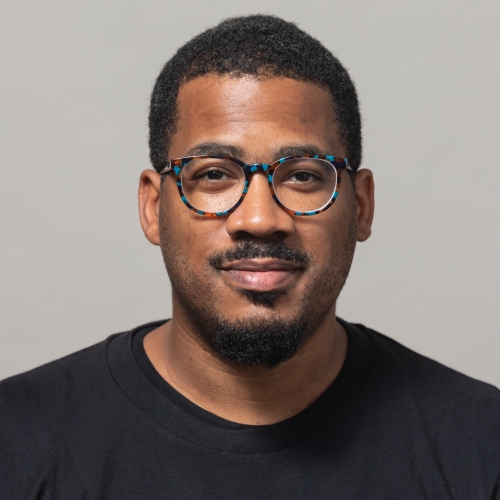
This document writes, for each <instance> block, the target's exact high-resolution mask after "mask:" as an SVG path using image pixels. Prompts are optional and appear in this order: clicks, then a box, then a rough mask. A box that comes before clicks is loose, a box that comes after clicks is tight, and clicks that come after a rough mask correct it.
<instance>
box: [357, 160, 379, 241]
mask: <svg viewBox="0 0 500 500" xmlns="http://www.w3.org/2000/svg"><path fill="white" fill-rule="evenodd" d="M355 179H356V180H355V185H356V186H355V189H356V201H357V203H358V241H365V240H367V239H368V238H369V237H370V235H371V234H372V222H373V213H374V210H375V184H374V182H373V174H372V171H371V170H368V169H367V168H363V169H361V170H358V171H357V172H356V178H355Z"/></svg>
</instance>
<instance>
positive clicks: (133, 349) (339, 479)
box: [0, 16, 500, 499]
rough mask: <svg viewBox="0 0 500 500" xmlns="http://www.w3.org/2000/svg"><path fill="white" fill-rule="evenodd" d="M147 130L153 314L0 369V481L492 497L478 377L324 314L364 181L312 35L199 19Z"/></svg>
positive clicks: (127, 494) (284, 26)
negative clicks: (165, 306)
mask: <svg viewBox="0 0 500 500" xmlns="http://www.w3.org/2000/svg"><path fill="white" fill-rule="evenodd" d="M150 149H151V161H152V163H153V166H154V168H155V170H147V171H145V172H143V173H142V175H141V180H140V189H139V209H140V217H141V224H142V227H143V229H144V233H145V235H146V237H147V238H148V239H149V241H151V242H152V243H153V244H155V245H159V246H160V247H161V251H162V253H163V257H164V260H165V265H166V268H167V271H168V274H169V277H170V280H171V283H172V292H173V315H172V319H171V320H169V321H160V322H156V323H151V324H148V325H144V326H141V327H138V328H136V329H134V330H132V331H130V332H126V333H122V334H119V335H114V336H111V337H110V338H109V339H108V340H106V341H105V342H102V343H101V344H98V345H96V346H92V347H90V348H88V349H86V350H84V351H81V352H79V353H76V354H73V355H71V356H69V357H67V358H64V359H61V360H58V361H55V362H53V363H51V364H49V365H46V366H43V367H41V368H38V369H36V370H33V371H32V372H29V373H26V374H23V375H20V376H17V377H13V378H11V379H8V380H6V381H4V382H3V383H2V384H1V386H0V423H1V425H0V433H1V434H0V436H1V448H0V457H1V462H0V470H1V472H0V492H2V493H1V497H2V498H8V499H21V498H27V499H35V498H36V499H48V498H51V499H66V498H68V499H69V498H71V499H98V498H99V499H100V498H106V499H153V498H158V499H160V498H161V499H164V498H169V499H170V498H172V499H184V498H186V499H187V498H189V499H201V498H213V499H240V498H252V499H253V498H259V499H260V498H286V499H299V498H301V499H302V498H307V499H316V498H318V499H323V498H339V499H360V498H370V499H372V498H373V499H375V498H376V499H388V498H394V499H403V498H404V499H421V498H432V499H452V498H453V499H494V498H497V499H498V498H500V484H499V477H500V476H499V474H500V425H499V424H500V421H499V418H500V393H499V391H498V390H497V389H495V388H493V387H491V386H488V385H486V384H483V383H480V382H477V381H474V380H472V379H469V378H468V377H465V376H463V375H460V374H458V373H456V372H454V371H452V370H450V369H447V368H445V367H443V366H441V365H439V364H437V363H435V362H433V361H431V360H429V359H427V358H424V357H422V356H420V355H418V354H415V353H413V352H411V351H409V350H408V349H406V348H404V347H402V346H401V345H399V344H398V343H396V342H394V341H392V340H390V339H388V338H387V337H384V336H383V335H381V334H378V333H376V332H374V331H372V330H369V329H367V328H365V327H363V326H361V325H352V324H349V323H346V322H345V321H343V320H340V319H338V318H336V316H335V303H336V300H337V297H338V295H339V293H340V291H341V289H342V286H343V284H344V282H345V280H346V278H347V275H348V272H349V268H350V265H351V261H352V257H353V254H354V249H355V244H356V241H364V240H366V239H367V238H368V237H369V236H370V231H371V223H372V219H373V210H374V194H373V193H374V187H373V186H374V184H373V177H372V173H371V172H370V171H369V170H365V169H359V166H360V162H361V126H360V116H359V110H358V102H357V97H356V91H355V89H354V86H353V84H352V82H351V80H350V78H349V76H348V74H347V72H346V71H345V69H344V68H343V67H342V65H341V64H340V63H339V62H338V61H337V59H336V58H335V57H334V56H332V54H331V53H330V52H328V50H327V49H325V48H324V47H323V46H322V45H321V44H320V43H319V42H318V41H316V40H314V39H313V38H311V37H310V36H309V35H307V34H305V33H304V32H302V31H300V30H299V29H298V28H297V27H296V26H295V25H293V24H290V23H287V22H285V21H283V20H281V19H278V18H275V17H271V16H249V17H239V18H234V19H229V20H227V21H224V22H222V23H221V24H219V25H218V26H216V27H215V28H213V29H210V30H208V31H206V32H204V33H202V34H201V35H199V36H197V37H195V38H194V39H193V40H191V41H190V42H188V43H187V44H186V45H184V46H183V47H182V48H181V49H180V50H179V51H178V53H177V54H176V55H175V56H174V57H173V58H172V59H171V60H170V61H169V62H168V63H167V64H166V66H165V67H164V68H163V70H162V72H161V74H160V76H159V77H158V80H157V82H156V85H155V88H154V91H153V95H152V100H151V112H150ZM429 168H432V167H429ZM435 168H437V167H435Z"/></svg>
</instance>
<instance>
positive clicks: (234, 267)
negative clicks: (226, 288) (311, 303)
mask: <svg viewBox="0 0 500 500" xmlns="http://www.w3.org/2000/svg"><path fill="white" fill-rule="evenodd" d="M301 269H302V266H299V265H297V264H295V263H293V262H288V261H283V260H277V259H249V260H239V261H236V262H231V263H229V264H227V265H226V266H223V267H222V268H221V271H222V273H223V275H224V276H225V278H226V279H228V280H229V281H230V282H232V284H233V285H236V286H237V287H239V288H245V289H247V290H258V291H262V292H267V291H272V290H277V289H280V288H284V287H286V286H287V285H290V284H291V283H292V282H293V281H294V280H295V279H296V278H297V276H298V274H299V272H300V271H301Z"/></svg>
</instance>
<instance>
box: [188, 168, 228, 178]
mask: <svg viewBox="0 0 500 500" xmlns="http://www.w3.org/2000/svg"><path fill="white" fill-rule="evenodd" d="M196 179H207V180H209V181H225V180H228V179H230V177H229V175H228V174H227V172H224V171H223V170H215V169H214V170H205V171H204V172H200V173H199V174H198V175H196Z"/></svg>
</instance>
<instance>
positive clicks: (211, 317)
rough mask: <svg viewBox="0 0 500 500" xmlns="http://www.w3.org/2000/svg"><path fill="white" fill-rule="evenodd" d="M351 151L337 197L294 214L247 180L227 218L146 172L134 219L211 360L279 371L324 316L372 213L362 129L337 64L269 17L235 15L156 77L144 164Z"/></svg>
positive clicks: (262, 178) (178, 312)
mask: <svg viewBox="0 0 500 500" xmlns="http://www.w3.org/2000/svg"><path fill="white" fill-rule="evenodd" d="M315 154H326V155H335V156H339V157H347V158H348V160H349V163H350V165H351V166H352V168H353V170H354V173H350V172H343V174H342V175H343V177H342V189H341V190H340V192H339V197H338V199H337V200H336V202H335V203H334V204H333V205H332V206H331V207H330V208H329V209H328V210H325V211H324V212H322V213H319V214H317V215H314V216H311V217H298V216H294V215H291V214H289V213H287V212H286V211H284V210H283V209H282V208H281V207H280V206H279V205H278V204H277V203H276V202H275V200H274V199H273V197H272V195H271V192H270V190H269V187H268V180H267V175H266V174H265V173H264V172H257V173H255V174H253V176H252V177H251V182H250V185H249V188H248V192H247V193H246V196H245V198H244V200H243V202H242V203H241V204H240V205H239V206H238V207H237V208H236V209H235V210H233V211H232V212H231V213H230V214H228V215H225V216H221V217H204V216H202V215H199V214H196V213H195V212H193V211H190V210H188V208H187V207H186V206H185V205H184V203H183V202H182V200H181V198H180V196H179V193H178V190H177V184H176V180H175V176H174V175H164V176H159V175H158V173H156V172H154V171H151V170H149V171H145V172H143V174H142V176H141V187H140V209H141V210H140V211H141V222H142V226H143V229H144V231H145V234H146V236H147V237H148V239H149V240H150V241H151V242H152V243H154V244H157V245H160V246H161V249H162V253H163V256H164V260H165V264H166V267H167V271H168V274H169V277H170V280H171V283H172V291H173V310H174V316H176V318H177V319H178V320H179V321H181V322H184V323H185V324H186V325H189V326H188V329H189V330H190V331H192V332H193V335H196V336H197V338H198V340H199V341H200V342H201V343H202V344H203V345H204V346H205V347H206V348H207V349H208V350H210V351H211V352H212V353H213V354H214V355H217V356H219V357H222V358H224V359H226V360H228V361H229V362H237V363H245V364H251V365H259V364H262V365H265V366H268V367H273V366H276V365H278V364H280V363H282V362H284V361H286V360H287V359H289V358H291V357H292V356H293V355H295V354H296V353H297V352H298V351H299V350H300V348H301V347H302V346H304V345H305V344H306V343H307V341H308V340H309V339H310V338H311V337H312V336H313V335H314V333H315V331H317V329H318V327H319V326H320V325H321V324H322V322H324V321H325V319H326V318H328V317H331V316H332V315H334V312H335V302H336V300H337V297H338V295H339V293H340V291H341V289H342V287H343V285H344V283H345V280H346V278H347V275H348V272H349V269H350V266H351V262H352V258H353V255H354V249H355V245H356V241H362V240H364V239H366V238H368V236H369V234H370V226H371V220H372V216H373V182H372V177H371V173H370V172H369V171H366V170H361V171H359V172H358V168H359V165H360V162H361V122H360V114H359V108H358V101H357V96H356V91H355V88H354V85H353V83H352V81H351V79H350V78H349V76H348V74H347V72H346V71H345V69H344V68H343V67H342V65H341V64H340V63H339V61H338V60H337V59H336V58H335V57H334V56H333V55H332V54H331V53H330V52H329V51H328V50H327V49H326V48H324V47H323V46H322V45H321V44H320V43H319V42H318V41H317V40H315V39H313V38H312V37H310V36H309V35H307V34H306V33H304V32H302V31H301V30H299V29H298V28H297V27H296V26H295V25H294V24H291V23H288V22H285V21H283V20H281V19H278V18H275V17H272V16H248V17H240V18H234V19H229V20H226V21H224V22H222V23H221V24H219V25H218V26H216V27H215V28H212V29H210V30H208V31H206V32H204V33H202V34H201V35H198V36H197V37H195V38H194V39H192V40H191V41H190V42H188V43H187V44H186V45H184V46H183V47H182V48H181V49H179V51H178V52H177V53H176V54H175V56H174V57H173V58H172V59H171V60H170V61H169V62H168V63H167V64H166V65H165V67H164V68H163V70H162V72H161V73H160V76H159V77H158V79H157V82H156V85H155V88H154V90H153V95H152V99H151V110H150V157H151V161H152V164H153V166H154V168H155V170H156V171H157V172H159V171H160V170H161V169H162V168H163V167H164V166H165V164H166V163H167V162H168V161H169V160H170V159H173V158H180V157H185V156H192V155H226V156H232V157H237V158H239V159H240V160H242V161H244V162H245V163H271V162H273V161H275V160H278V159H279V158H282V157H285V156H292V155H315Z"/></svg>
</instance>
